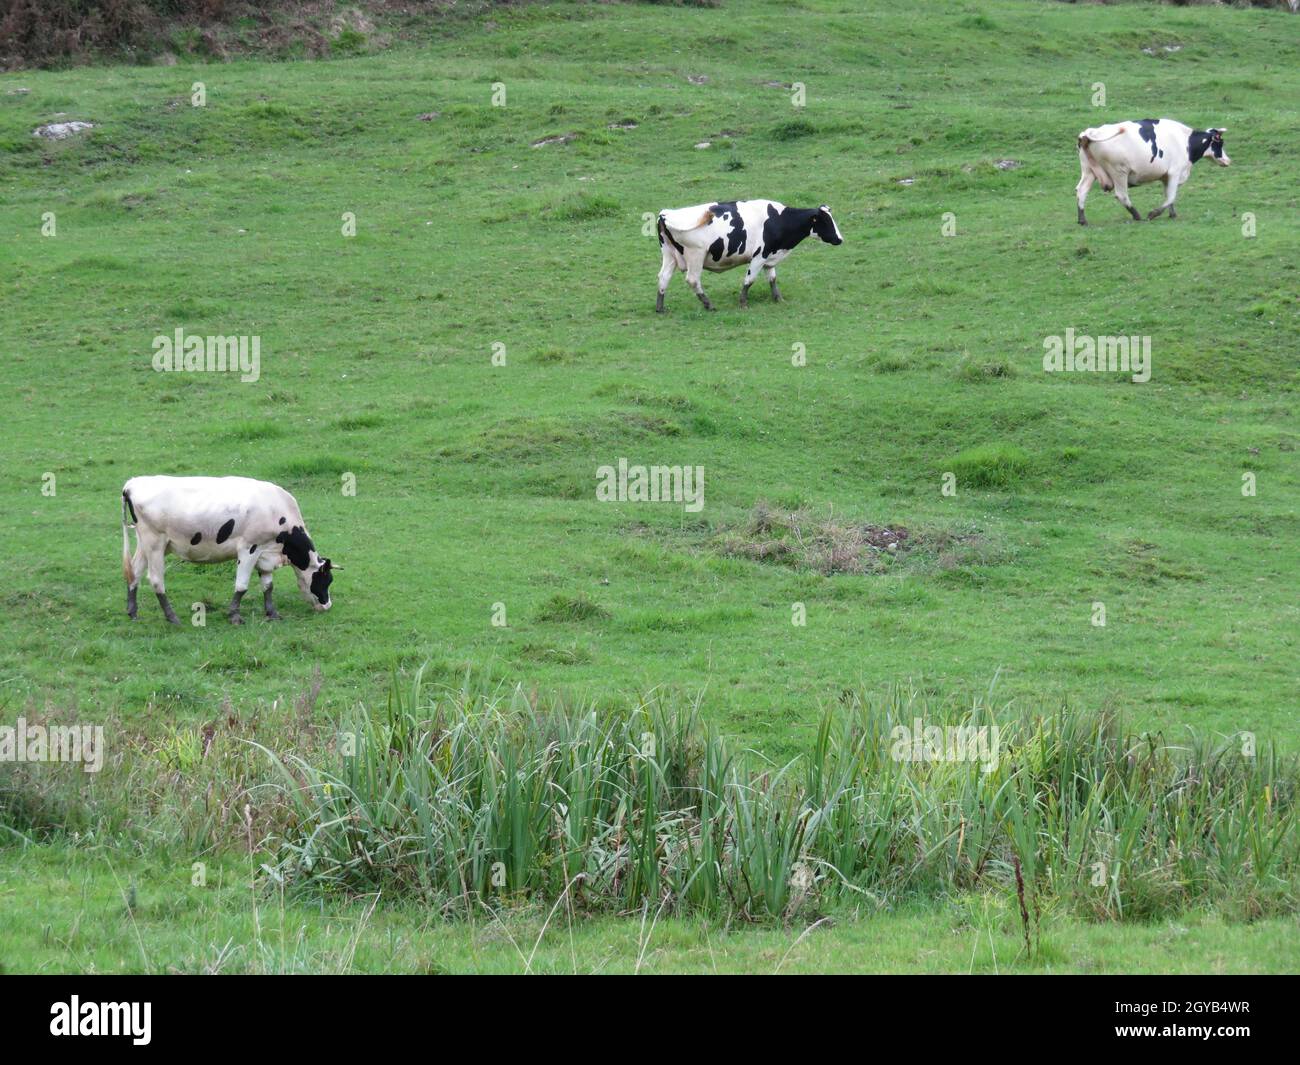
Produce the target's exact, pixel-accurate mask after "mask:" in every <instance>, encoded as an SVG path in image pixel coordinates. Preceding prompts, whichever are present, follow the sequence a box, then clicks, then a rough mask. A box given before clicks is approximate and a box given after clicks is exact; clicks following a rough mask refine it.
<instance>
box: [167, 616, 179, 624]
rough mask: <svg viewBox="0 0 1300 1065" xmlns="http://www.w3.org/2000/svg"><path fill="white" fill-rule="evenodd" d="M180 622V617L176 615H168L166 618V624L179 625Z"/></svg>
mask: <svg viewBox="0 0 1300 1065" xmlns="http://www.w3.org/2000/svg"><path fill="white" fill-rule="evenodd" d="M180 623H181V619H180V618H178V617H170V618H168V619H167V624H168V625H179V624H180Z"/></svg>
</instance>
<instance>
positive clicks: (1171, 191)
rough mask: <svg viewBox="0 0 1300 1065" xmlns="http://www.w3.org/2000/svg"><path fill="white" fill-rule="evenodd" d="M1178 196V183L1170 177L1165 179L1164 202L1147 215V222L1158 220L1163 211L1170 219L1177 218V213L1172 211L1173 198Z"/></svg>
mask: <svg viewBox="0 0 1300 1065" xmlns="http://www.w3.org/2000/svg"><path fill="white" fill-rule="evenodd" d="M1177 195H1178V182H1177V181H1175V180H1174V179H1173V178H1172V177H1166V178H1165V202H1164V203H1162V204H1161V205H1160V206H1159V207H1157V208H1156V209H1155V210H1154V211H1152V212H1151V213H1150V214H1149V215H1147V221H1148V222H1150V221H1151V220H1152V219H1153V218H1159V217H1160V216H1161V215H1162V214H1163V213H1164V212H1165V211H1168V212H1169V217H1170V218H1177V217H1178V212H1177V211H1175V210H1174V197H1176V196H1177Z"/></svg>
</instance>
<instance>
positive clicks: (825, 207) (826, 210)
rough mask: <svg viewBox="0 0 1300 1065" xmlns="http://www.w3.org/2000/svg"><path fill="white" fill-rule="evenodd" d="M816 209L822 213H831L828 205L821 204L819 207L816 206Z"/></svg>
mask: <svg viewBox="0 0 1300 1065" xmlns="http://www.w3.org/2000/svg"><path fill="white" fill-rule="evenodd" d="M817 210H819V211H821V213H822V214H830V213H831V209H830V208H829V207H827V206H826V205H825V204H822V205H821V206H820V207H818V208H817Z"/></svg>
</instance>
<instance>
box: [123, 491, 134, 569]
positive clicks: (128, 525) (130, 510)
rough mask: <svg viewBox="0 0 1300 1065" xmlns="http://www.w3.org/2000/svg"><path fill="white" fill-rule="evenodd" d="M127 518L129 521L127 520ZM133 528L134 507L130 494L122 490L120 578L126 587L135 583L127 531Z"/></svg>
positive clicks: (129, 536) (129, 538)
mask: <svg viewBox="0 0 1300 1065" xmlns="http://www.w3.org/2000/svg"><path fill="white" fill-rule="evenodd" d="M128 518H129V520H128ZM134 528H135V507H134V506H133V505H132V503H131V493H130V492H128V491H127V490H126V489H125V488H123V489H122V576H124V577H125V578H126V583H127V585H128V586H130V585H131V584H133V583H134V581H135V571H134V569H132V567H131V534H130V532H129V531H128V530H130V529H134Z"/></svg>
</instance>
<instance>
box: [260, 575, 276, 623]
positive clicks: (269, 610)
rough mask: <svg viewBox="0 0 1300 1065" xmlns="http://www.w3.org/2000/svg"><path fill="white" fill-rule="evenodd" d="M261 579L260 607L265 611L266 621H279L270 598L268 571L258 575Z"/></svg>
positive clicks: (273, 601)
mask: <svg viewBox="0 0 1300 1065" xmlns="http://www.w3.org/2000/svg"><path fill="white" fill-rule="evenodd" d="M260 576H261V579H262V606H263V607H264V608H265V610H266V620H267V621H279V620H280V615H279V613H278V612H277V611H276V609H275V600H274V599H272V598H271V574H270V572H269V571H267V572H263V573H261V574H260Z"/></svg>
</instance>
